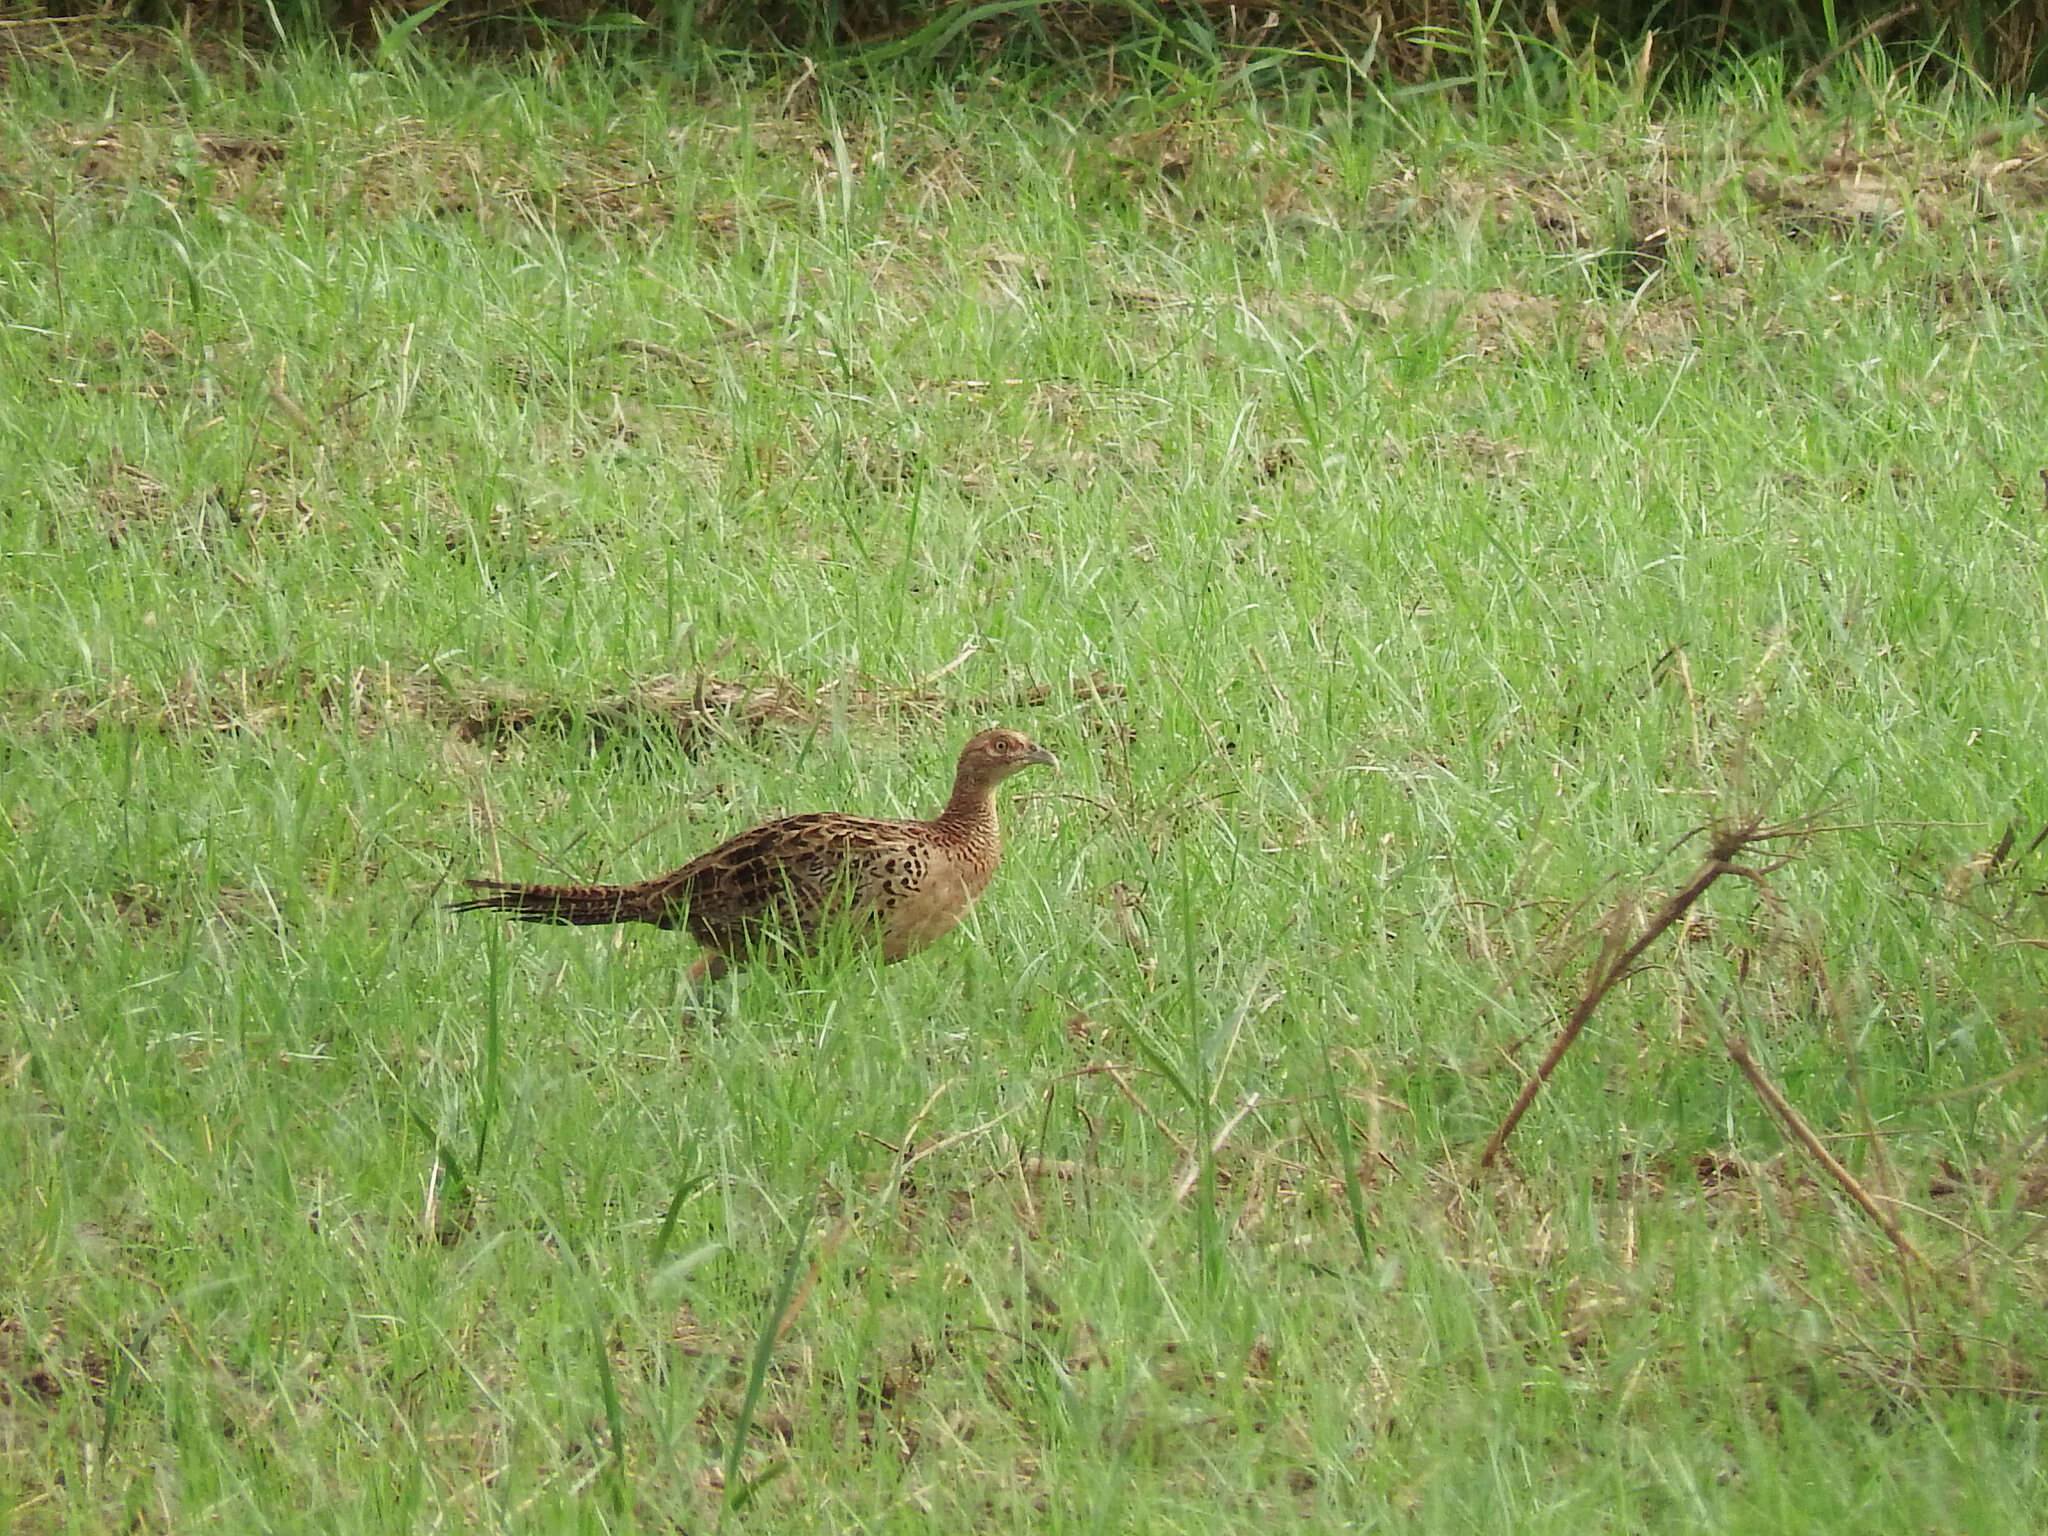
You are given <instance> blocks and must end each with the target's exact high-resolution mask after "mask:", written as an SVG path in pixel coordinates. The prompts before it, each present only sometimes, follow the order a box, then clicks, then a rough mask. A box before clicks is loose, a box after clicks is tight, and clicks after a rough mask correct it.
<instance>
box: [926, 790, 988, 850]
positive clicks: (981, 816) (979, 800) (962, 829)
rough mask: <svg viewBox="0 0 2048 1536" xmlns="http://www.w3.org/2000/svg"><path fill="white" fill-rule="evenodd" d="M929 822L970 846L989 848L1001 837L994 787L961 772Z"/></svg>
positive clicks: (978, 848)
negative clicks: (946, 797)
mask: <svg viewBox="0 0 2048 1536" xmlns="http://www.w3.org/2000/svg"><path fill="white" fill-rule="evenodd" d="M932 825H933V826H934V827H937V828H940V829H942V830H943V831H945V832H946V833H948V834H950V835H951V836H953V837H956V838H958V839H959V840H960V841H961V842H963V843H965V844H967V845H968V846H969V847H970V848H974V849H977V850H980V849H989V850H993V849H994V848H995V847H996V846H997V842H998V839H999V838H1000V836H1001V833H1000V832H999V831H998V829H997V825H996V791H995V786H994V785H993V784H988V783H984V782H982V781H981V780H979V779H975V778H972V777H970V776H968V775H967V774H964V773H963V774H961V775H960V777H959V778H957V779H955V780H954V781H953V797H952V798H951V799H950V800H948V801H947V802H946V808H945V809H944V810H943V811H941V812H939V814H938V816H937V817H936V818H935V819H934V820H933V822H932Z"/></svg>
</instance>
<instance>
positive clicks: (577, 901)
mask: <svg viewBox="0 0 2048 1536" xmlns="http://www.w3.org/2000/svg"><path fill="white" fill-rule="evenodd" d="M462 883H463V884H464V885H466V886H468V887H469V888H470V889H471V890H473V891H481V892H483V894H482V895H481V896H475V897H472V898H470V899H469V900H468V901H456V902H450V903H449V906H448V910H449V911H451V912H502V913H504V914H505V915H506V916H507V917H515V918H517V919H519V921H520V922H522V923H654V924H656V925H658V926H663V927H665V926H667V918H668V915H669V914H668V913H667V912H665V911H658V910H656V909H655V906H654V904H652V903H650V902H649V901H648V899H647V896H646V893H645V892H644V891H643V890H642V889H641V888H640V887H638V886H632V885H515V884H513V883H512V882H510V881H506V880H465V881H463V882H462Z"/></svg>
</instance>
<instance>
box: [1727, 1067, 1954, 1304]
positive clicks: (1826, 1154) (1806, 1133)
mask: <svg viewBox="0 0 2048 1536" xmlns="http://www.w3.org/2000/svg"><path fill="white" fill-rule="evenodd" d="M1722 1044H1723V1045H1725V1046H1726V1047H1727V1049H1728V1059H1729V1060H1730V1061H1732V1062H1734V1063H1735V1065H1736V1066H1738V1067H1740V1068H1741V1069H1742V1075H1743V1076H1744V1077H1746V1078H1748V1079H1749V1085H1750V1086H1751V1087H1752V1088H1754V1089H1756V1092H1757V1097H1758V1098H1760V1099H1762V1100H1763V1101H1764V1103H1765V1105H1767V1106H1768V1107H1769V1109H1770V1111H1771V1113H1772V1114H1774V1115H1776V1116H1777V1117H1778V1119H1779V1121H1780V1122H1782V1123H1783V1125H1784V1127H1785V1129H1786V1130H1787V1131H1789V1132H1790V1133H1791V1135H1792V1139H1793V1140H1794V1141H1796V1142H1798V1143H1799V1145H1800V1146H1802V1147H1804V1148H1805V1149H1806V1151H1807V1154H1808V1155H1809V1156H1810V1157H1812V1158H1813V1160H1814V1161H1815V1162H1817V1163H1819V1164H1820V1165H1821V1167H1822V1168H1824V1169H1826V1170H1827V1174H1828V1177H1829V1178H1831V1179H1833V1180H1834V1181H1835V1182H1836V1183H1837V1184H1839V1185H1841V1186H1842V1189H1843V1191H1844V1192H1845V1193H1846V1194H1847V1195H1848V1196H1849V1198H1850V1199H1851V1200H1854V1201H1855V1202H1856V1203H1857V1204H1858V1205H1860V1206H1862V1207H1863V1213H1864V1214H1865V1215H1866V1216H1868V1217H1869V1218H1870V1219H1871V1220H1872V1221H1874V1222H1876V1223H1877V1224H1878V1225H1879V1226H1880V1227H1882V1228H1884V1235H1885V1236H1886V1237H1888V1238H1890V1239H1891V1240H1892V1245H1893V1246H1894V1247H1895V1248H1897V1249H1898V1250H1899V1252H1900V1253H1901V1254H1903V1255H1904V1256H1905V1257H1906V1258H1909V1259H1911V1260H1913V1261H1914V1262H1915V1263H1916V1264H1919V1265H1920V1266H1921V1267H1922V1268H1927V1267H1929V1266H1928V1264H1927V1260H1926V1258H1925V1256H1924V1255H1922V1254H1921V1252H1920V1250H1919V1249H1918V1248H1916V1247H1914V1246H1913V1240H1912V1239H1911V1238H1909V1237H1907V1236H1906V1234H1905V1233H1904V1232H1903V1231H1901V1230H1900V1228H1899V1224H1898V1222H1897V1221H1896V1220H1894V1219H1893V1217H1892V1213H1891V1212H1890V1211H1887V1210H1885V1209H1883V1208H1882V1207H1881V1206H1879V1205H1878V1203H1877V1202H1876V1201H1875V1200H1873V1199H1872V1198H1871V1196H1870V1192H1869V1191H1868V1190H1866V1189H1865V1188H1864V1187H1863V1186H1862V1184H1860V1183H1859V1182H1857V1179H1856V1175H1855V1174H1853V1173H1851V1172H1850V1171H1849V1170H1848V1169H1847V1168H1844V1167H1843V1166H1842V1164H1841V1161H1840V1160H1839V1159H1838V1158H1837V1157H1836V1156H1835V1155H1834V1153H1832V1152H1830V1151H1829V1150H1828V1149H1827V1148H1826V1147H1825V1146H1823V1145H1822V1144H1821V1139H1820V1138H1819V1137H1818V1136H1816V1135H1814V1133H1813V1127H1812V1126H1810V1125H1808V1124H1807V1123H1806V1120H1805V1117H1804V1116H1802V1115H1801V1114H1800V1113H1799V1111H1798V1110H1796V1109H1794V1108H1793V1107H1792V1105H1791V1102H1790V1101H1789V1100H1787V1099H1786V1097H1785V1095H1784V1094H1782V1093H1780V1092H1779V1091H1778V1085H1777V1084H1776V1083H1773V1082H1772V1081H1771V1080H1770V1079H1769V1078H1768V1077H1766V1076H1765V1075H1764V1069H1763V1068H1762V1067H1760V1066H1758V1065H1757V1064H1756V1058H1755V1057H1754V1056H1752V1055H1750V1053H1749V1044H1748V1042H1747V1041H1745V1040H1744V1039H1743V1038H1742V1036H1741V1035H1739V1034H1737V1033H1736V1032H1735V1030H1734V1029H1732V1028H1731V1029H1729V1030H1728V1031H1727V1032H1726V1034H1725V1035H1723V1037H1722Z"/></svg>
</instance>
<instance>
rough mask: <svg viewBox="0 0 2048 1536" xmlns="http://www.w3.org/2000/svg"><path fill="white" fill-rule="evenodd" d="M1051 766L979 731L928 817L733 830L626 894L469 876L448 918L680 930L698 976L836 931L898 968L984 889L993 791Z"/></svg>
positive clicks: (1011, 734)
mask: <svg viewBox="0 0 2048 1536" xmlns="http://www.w3.org/2000/svg"><path fill="white" fill-rule="evenodd" d="M1034 763H1043V764H1047V765H1049V766H1055V767H1056V766H1057V764H1056V763H1055V761H1054V759H1053V756H1052V754H1051V753H1050V752H1047V751H1046V750H1045V749H1044V748H1043V747H1040V746H1037V745H1036V744H1034V743H1033V742H1032V741H1031V740H1030V739H1029V738H1028V737H1025V736H1021V735H1019V734H1018V733H1017V732H1015V731H983V732H982V733H981V734H980V735H979V736H976V737H975V738H974V739H973V740H972V741H970V742H968V743H967V746H966V747H965V749H964V750H962V752H961V754H960V765H959V768H958V770H957V771H956V773H955V775H954V779H953V795H952V798H951V799H950V800H948V801H947V802H946V808H945V809H944V810H943V811H941V812H940V813H939V814H938V815H937V816H935V817H933V818H932V819H931V820H930V821H878V820H874V819H871V818H869V817H865V816H843V815H838V814H836V813H833V812H829V811H828V812H821V813H816V814H813V815H808V816H786V817H784V818H782V819H781V820H780V821H771V822H767V823H765V824H764V825H762V826H758V827H754V828H752V829H750V830H749V831H746V832H742V833H740V834H739V835H738V836H737V837H734V838H730V839H728V840H727V841H725V842H723V843H720V844H719V845H718V846H717V847H716V848H713V849H712V850H711V851H710V852H709V853H706V854H703V855H701V856H699V857H698V858H695V859H692V860H691V861H690V862H689V863H688V864H685V865H684V866H683V867H682V868H681V869H678V870H675V871H674V872H673V873H670V874H666V875H657V876H656V877H655V878H653V879H651V880H643V881H641V882H639V883H638V884H637V885H518V884H513V883H510V882H507V881H502V880H472V881H470V882H468V883H469V885H470V886H471V888H472V889H475V890H477V891H480V892H482V893H483V894H482V895H480V896H477V897H476V898H474V899H473V900H470V901H464V902H458V903H456V904H455V910H456V911H458V912H502V913H504V914H505V915H507V916H508V917H515V918H518V919H520V920H521V921H524V922H531V923H651V924H653V925H654V926H655V927H657V928H687V929H688V930H689V931H690V934H691V936H692V937H694V938H695V939H696V940H697V941H698V942H699V943H701V944H702V945H703V946H704V947H705V949H706V950H708V951H709V952H710V953H709V955H708V956H707V968H709V969H720V968H722V967H723V964H724V962H725V960H726V959H727V958H728V957H735V956H740V955H744V954H747V953H749V952H750V951H754V950H757V949H758V948H760V947H761V946H762V945H763V944H764V943H765V942H766V941H768V940H770V939H773V940H775V941H777V942H779V943H781V944H784V945H787V946H789V947H790V948H793V949H797V950H809V949H812V948H815V947H816V944H817V941H818V938H819V935H820V934H821V933H822V932H823V931H824V930H825V929H826V928H827V927H828V926H830V925H832V924H834V923H837V922H845V923H848V924H850V925H852V926H853V927H854V928H856V929H866V930H868V931H869V932H870V933H871V934H872V935H873V936H874V937H876V938H877V939H879V941H880V944H881V949H882V958H883V959H884V960H901V959H903V958H904V957H905V956H907V955H913V954H915V953H916V952H917V951H918V950H920V949H923V948H924V947H925V946H926V945H927V944H929V943H931V942H932V941H933V940H934V939H937V938H939V937H941V936H942V935H944V934H946V933H947V932H949V931H950V930H951V929H952V928H953V927H955V926H956V925H957V924H958V923H959V922H960V920H961V919H962V918H963V917H965V916H966V915H967V914H968V912H969V911H970V910H971V909H972V908H973V906H974V903H975V901H976V900H977V899H978V898H979V897H980V895H981V893H982V892H983V891H985V890H987V889H988V883H989V881H990V880H991V879H992V878H994V876H995V872H996V866H997V864H998V863H999V862H1000V861H1001V858H1002V836H1001V831H1000V828H999V826H998V824H997V821H996V810H995V788H996V785H998V784H999V783H1001V782H1002V781H1003V780H1004V779H1006V778H1008V777H1009V776H1010V775H1011V774H1012V773H1015V772H1016V771H1017V770H1018V769H1020V768H1025V767H1029V766H1030V765H1031V764H1034Z"/></svg>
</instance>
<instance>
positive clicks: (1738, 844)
mask: <svg viewBox="0 0 2048 1536" xmlns="http://www.w3.org/2000/svg"><path fill="white" fill-rule="evenodd" d="M1804 830H1805V828H1804V827H1803V826H1801V825H1799V824H1797V823H1793V824H1789V825H1786V826H1780V827H1766V826H1764V825H1763V824H1762V823H1761V822H1758V821H1756V820H1754V819H1751V820H1749V821H1745V822H1741V823H1739V824H1738V825H1736V826H1732V827H1724V828H1722V829H1721V830H1720V831H1718V832H1716V833H1715V834H1714V841H1713V844H1712V845H1711V847H1710V848H1709V849H1708V851H1707V856H1706V857H1705V858H1704V859H1702V860H1701V861H1700V867H1699V868H1698V869H1696V870H1694V871H1693V872H1692V878H1691V879H1690V880H1688V881H1686V882H1685V884H1684V885H1682V886H1680V887H1679V888H1678V889H1677V890H1675V891H1673V892H1672V893H1671V895H1670V896H1669V897H1667V898H1666V899H1665V902H1664V905H1663V906H1661V907H1659V908H1658V909H1657V911H1656V914H1655V915H1654V916H1653V917H1652V918H1651V919H1650V921H1649V923H1648V924H1647V925H1645V927H1644V928H1643V931H1642V932H1641V933H1639V934H1637V935H1636V937H1635V939H1634V940H1633V941H1632V942H1630V943H1628V944H1623V943H1622V942H1621V934H1622V931H1623V930H1622V928H1621V927H1620V924H1621V922H1622V919H1621V916H1620V914H1619V912H1618V911H1617V913H1616V914H1615V916H1614V918H1613V921H1614V923H1615V924H1616V926H1615V928H1614V929H1613V930H1612V931H1611V932H1610V935H1609V938H1608V941H1607V943H1606V944H1605V945H1604V946H1603V947H1602V949H1601V951H1600V958H1599V959H1598V960H1595V961H1594V962H1593V972H1592V974H1591V975H1590V976H1589V977H1588V978H1587V979H1586V990H1585V993H1584V995H1582V996H1581V997H1580V998H1579V1002H1578V1006H1577V1007H1575V1008H1574V1009H1572V1015H1571V1017H1570V1018H1569V1019H1567V1020H1566V1021H1565V1026H1564V1028H1563V1029H1561V1030H1559V1031H1558V1035H1557V1038H1556V1039H1555V1040H1553V1041H1552V1042H1551V1045H1550V1049H1549V1050H1548V1051H1546V1052H1545V1053H1544V1056H1543V1060H1542V1061H1541V1062H1539V1063H1538V1064H1537V1067H1536V1073H1535V1076H1533V1077H1531V1078H1530V1079H1529V1081H1528V1082H1526V1083H1524V1084H1523V1085H1522V1091H1521V1093H1520V1095H1519V1096H1517V1098H1516V1099H1515V1103H1514V1107H1513V1108H1512V1109H1510V1110H1509V1111H1508V1113H1507V1118H1506V1119H1504V1120H1502V1121H1501V1123H1500V1129H1498V1130H1496V1131H1495V1132H1494V1133H1493V1138H1492V1139H1491V1140H1490V1141H1488V1142H1487V1143H1486V1150H1485V1151H1484V1152H1481V1153H1480V1154H1479V1168H1480V1171H1481V1172H1484V1171H1485V1170H1486V1169H1488V1168H1491V1167H1492V1166H1493V1161H1494V1159H1495V1158H1497V1157H1499V1156H1500V1149H1501V1148H1502V1147H1503V1146H1505V1145H1507V1139H1508V1137H1510V1136H1512V1135H1513V1134H1514V1132H1515V1127H1516V1126H1517V1125H1518V1124H1520V1123H1521V1119H1522V1116H1523V1115H1525V1114H1526V1113H1528V1110H1529V1106H1530V1105H1531V1104H1533V1103H1534V1102H1535V1101H1536V1095H1537V1094H1539V1093H1541V1092H1542V1091H1543V1085H1544V1084H1545V1083H1546V1082H1548V1081H1549V1080H1550V1074H1551V1073H1552V1072H1555V1071H1556V1070H1557V1064H1558V1062H1560V1061H1562V1060H1563V1059H1564V1053H1565V1052H1566V1051H1568V1050H1570V1049H1571V1048H1572V1042H1573V1041H1574V1040H1576V1039H1578V1038H1579V1032H1580V1031H1581V1030H1583V1029H1584V1028H1585V1027H1586V1021H1587V1020H1588V1019H1590V1018H1592V1017H1593V1011H1594V1010H1595V1009H1597V1008H1598V1007H1599V1006H1600V1004H1601V1002H1602V1000H1603V999H1605V998H1606V996H1607V994H1608V993H1609V992H1611V991H1613V990H1614V988H1615V987H1616V985H1617V984H1619V983H1620V982H1621V980H1622V979H1623V978H1624V977H1626V976H1627V975H1628V973H1629V972H1630V971H1631V970H1633V969H1634V968H1635V963H1636V961H1638V960H1639V959H1641V958H1642V955H1643V951H1644V950H1646V949H1648V948H1649V947H1650V946H1651V945H1652V944H1654V943H1656V942H1657V940H1658V939H1659V938H1661V937H1662V936H1663V935H1664V932H1665V930H1666V929H1668V928H1670V927H1671V925H1672V924H1673V923H1675V922H1677V921H1678V920H1679V919H1680V918H1681V917H1683V916H1685V914H1686V912H1687V911H1689V910H1690V909H1691V907H1692V904H1693V903H1694V902H1696V901H1698V900H1699V899H1700V897H1702V896H1704V895H1705V894H1706V893H1707V888H1708V887H1709V886H1711V885H1712V884H1713V883H1714V882H1715V881H1716V880H1718V879H1720V878H1721V877H1722V876H1723V875H1741V876H1743V877H1744V878H1746V879H1750V880H1761V879H1762V878H1763V877H1764V876H1765V875H1766V874H1768V873H1770V871H1769V870H1768V869H1763V870H1759V869H1749V868H1746V867H1744V866H1743V865H1740V864H1737V863H1735V862H1734V860H1735V858H1736V855H1738V854H1740V853H1741V852H1742V851H1743V850H1744V849H1746V848H1749V847H1751V846H1752V845H1754V844H1756V843H1761V842H1766V841H1768V840H1770V839H1771V838H1775V837H1791V836H1795V835H1798V834H1799V833H1801V832H1803V831H1804ZM1773 867H1775V866H1773Z"/></svg>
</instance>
